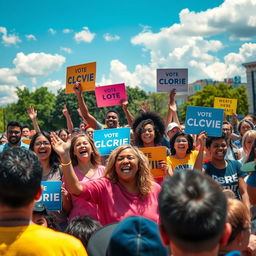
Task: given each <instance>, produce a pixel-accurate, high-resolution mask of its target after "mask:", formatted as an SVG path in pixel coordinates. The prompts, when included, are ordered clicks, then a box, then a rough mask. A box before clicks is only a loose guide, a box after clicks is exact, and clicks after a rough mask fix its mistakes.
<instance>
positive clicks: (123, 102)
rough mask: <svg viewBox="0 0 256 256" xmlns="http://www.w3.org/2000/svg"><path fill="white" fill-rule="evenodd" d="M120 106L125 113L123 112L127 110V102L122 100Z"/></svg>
mask: <svg viewBox="0 0 256 256" xmlns="http://www.w3.org/2000/svg"><path fill="white" fill-rule="evenodd" d="M121 105H122V109H123V110H124V111H125V110H127V108H128V100H123V101H122V102H121Z"/></svg>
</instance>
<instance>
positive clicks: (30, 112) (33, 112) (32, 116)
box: [27, 106, 37, 120]
mask: <svg viewBox="0 0 256 256" xmlns="http://www.w3.org/2000/svg"><path fill="white" fill-rule="evenodd" d="M27 113H28V116H29V118H30V119H31V120H34V119H36V118H37V111H36V110H35V109H34V107H33V106H29V107H28V109H27Z"/></svg>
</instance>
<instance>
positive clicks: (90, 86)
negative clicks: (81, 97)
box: [66, 62, 96, 93]
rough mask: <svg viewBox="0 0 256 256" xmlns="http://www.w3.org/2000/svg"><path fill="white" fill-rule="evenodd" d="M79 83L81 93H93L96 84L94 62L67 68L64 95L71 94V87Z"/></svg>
mask: <svg viewBox="0 0 256 256" xmlns="http://www.w3.org/2000/svg"><path fill="white" fill-rule="evenodd" d="M76 82H80V83H81V85H82V90H83V91H94V88H95V83H96V62H91V63H85V64H81V65H76V66H70V67H67V75H66V93H73V92H74V90H73V86H74V84H75V83H76Z"/></svg>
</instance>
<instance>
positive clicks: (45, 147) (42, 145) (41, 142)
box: [34, 134, 52, 160]
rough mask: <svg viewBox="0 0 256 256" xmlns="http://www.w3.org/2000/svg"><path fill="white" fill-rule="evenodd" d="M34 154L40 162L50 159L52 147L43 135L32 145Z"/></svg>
mask: <svg viewBox="0 0 256 256" xmlns="http://www.w3.org/2000/svg"><path fill="white" fill-rule="evenodd" d="M34 152H35V153H36V155H37V156H38V157H39V159H40V160H46V159H48V158H50V155H51V152H52V146H51V143H50V141H49V140H48V139H47V138H46V137H45V136H44V135H42V134H41V135H39V136H38V137H37V138H36V140H35V144H34Z"/></svg>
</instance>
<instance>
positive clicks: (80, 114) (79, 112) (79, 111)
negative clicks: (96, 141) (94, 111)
mask: <svg viewBox="0 0 256 256" xmlns="http://www.w3.org/2000/svg"><path fill="white" fill-rule="evenodd" d="M77 113H78V115H79V116H80V117H81V118H82V120H83V122H84V123H85V124H86V125H87V121H86V120H85V119H84V116H83V115H82V112H81V109H80V108H78V109H77Z"/></svg>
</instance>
